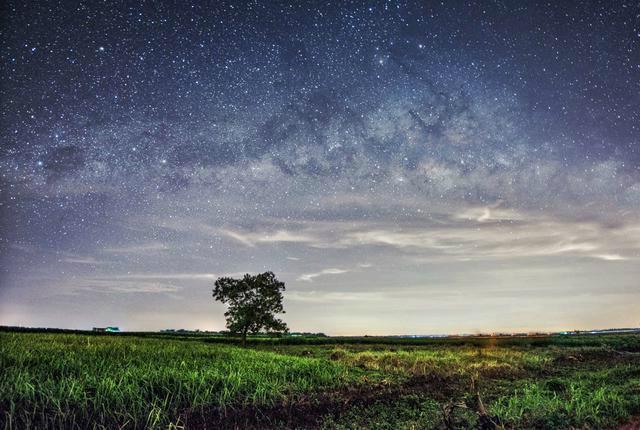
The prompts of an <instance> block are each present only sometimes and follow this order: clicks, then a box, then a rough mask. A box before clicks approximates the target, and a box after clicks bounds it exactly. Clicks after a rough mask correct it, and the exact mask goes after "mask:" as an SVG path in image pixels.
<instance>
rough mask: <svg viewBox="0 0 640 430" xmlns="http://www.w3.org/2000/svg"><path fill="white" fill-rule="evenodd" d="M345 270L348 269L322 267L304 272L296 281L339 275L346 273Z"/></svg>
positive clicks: (308, 280)
mask: <svg viewBox="0 0 640 430" xmlns="http://www.w3.org/2000/svg"><path fill="white" fill-rule="evenodd" d="M347 272H349V271H348V270H344V269H336V268H329V269H324V270H321V271H319V272H315V273H304V274H302V275H300V276H299V277H298V281H304V282H312V281H313V280H314V279H315V278H317V277H319V276H325V275H340V274H342V273H347Z"/></svg>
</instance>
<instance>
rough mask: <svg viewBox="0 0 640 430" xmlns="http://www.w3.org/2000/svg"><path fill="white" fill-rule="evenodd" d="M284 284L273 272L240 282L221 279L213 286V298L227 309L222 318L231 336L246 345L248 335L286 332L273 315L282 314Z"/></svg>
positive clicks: (245, 278)
mask: <svg viewBox="0 0 640 430" xmlns="http://www.w3.org/2000/svg"><path fill="white" fill-rule="evenodd" d="M284 290H285V287H284V282H281V281H279V280H278V279H277V278H276V275H274V274H273V272H264V273H260V274H257V275H250V274H248V273H247V274H246V275H244V277H242V278H241V279H234V278H227V277H222V278H218V279H217V280H216V282H215V288H214V289H213V298H214V299H215V300H217V301H219V302H222V303H224V304H226V305H227V306H228V308H227V311H226V312H225V313H224V316H225V317H226V320H227V328H228V329H229V331H230V332H231V333H234V334H239V335H241V336H242V344H243V345H245V344H246V340H247V334H248V333H258V332H260V331H261V330H265V331H267V332H286V331H288V328H287V324H286V323H285V322H284V321H282V320H281V319H279V318H276V314H283V313H285V311H284V307H283V306H282V298H283V297H282V292H283V291H284Z"/></svg>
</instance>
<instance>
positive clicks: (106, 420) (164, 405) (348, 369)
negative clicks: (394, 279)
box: [0, 332, 640, 429]
mask: <svg viewBox="0 0 640 430" xmlns="http://www.w3.org/2000/svg"><path fill="white" fill-rule="evenodd" d="M383 341H384V343H375V342H374V341H373V340H372V339H371V338H367V339H360V341H359V340H358V339H356V338H354V339H351V340H350V341H349V342H342V340H338V339H337V340H336V342H333V343H332V342H331V339H329V340H326V339H325V340H322V342H321V344H318V345H314V344H312V343H313V340H310V341H308V342H307V341H305V340H298V341H296V342H290V341H287V340H286V339H283V340H280V341H278V340H267V341H257V342H254V343H253V344H252V345H251V347H250V348H248V349H242V348H239V347H237V346H235V345H228V344H221V343H218V342H219V339H217V338H215V339H214V338H210V337H207V336H185V337H179V336H171V337H169V336H166V337H163V336H158V335H154V336H122V335H115V336H95V335H89V334H50V333H12V332H0V370H1V374H0V428H4V429H25V428H65V429H66V428H69V429H85V428H130V429H133V428H212V429H213V428H283V427H284V428H287V427H288V428H326V429H334V428H343V429H356V428H378V429H396V428H406V429H429V428H479V427H482V426H485V427H482V428H492V426H493V428H518V429H520V428H539V429H554V428H558V429H567V428H584V429H603V428H616V426H617V425H619V424H621V423H623V422H625V421H627V420H629V419H630V418H631V417H632V416H634V415H638V414H640V336H637V335H625V336H610V335H607V336H588V337H571V338H556V337H548V338H537V339H527V338H523V339H468V340H449V339H443V340H441V341H440V340H429V339H425V340H423V341H422V340H419V341H411V342H406V341H402V340H399V341H398V342H395V343H394V342H390V341H389V339H384V340H380V342H383ZM290 343H298V344H290ZM307 343H308V344H307Z"/></svg>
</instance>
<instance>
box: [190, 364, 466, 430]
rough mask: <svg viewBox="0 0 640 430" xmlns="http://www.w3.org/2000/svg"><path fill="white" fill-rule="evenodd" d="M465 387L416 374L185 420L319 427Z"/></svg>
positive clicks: (212, 410)
mask: <svg viewBox="0 0 640 430" xmlns="http://www.w3.org/2000/svg"><path fill="white" fill-rule="evenodd" d="M463 389H464V382H463V381H462V380H459V379H458V378H453V377H443V376H441V375H428V376H419V377H418V376H416V377H413V378H411V379H409V380H408V381H406V382H405V383H403V384H397V385H390V384H383V383H376V384H368V385H358V386H352V387H345V388H341V389H339V390H332V391H325V392H318V393H312V394H307V395H301V396H298V397H297V398H293V399H292V400H291V401H289V402H287V403H286V404H280V405H275V406H267V407H256V406H246V407H236V408H233V407H227V408H219V407H209V408H206V407H205V408H198V409H192V410H187V411H185V412H184V413H183V414H182V422H183V423H184V425H185V428H187V429H194V430H213V429H299V428H304V429H316V428H319V427H320V425H321V423H322V419H323V418H324V417H327V416H333V417H339V416H340V415H341V414H343V413H345V412H347V411H348V410H349V409H351V408H353V407H362V406H369V405H372V404H376V403H387V404H388V403H393V402H395V401H397V400H398V398H399V397H401V396H406V395H411V394H415V395H425V396H429V397H431V398H434V399H436V400H441V401H445V400H446V399H448V398H450V397H452V396H454V395H455V394H457V393H459V392H461V391H462V390H463Z"/></svg>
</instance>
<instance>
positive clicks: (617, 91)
mask: <svg viewBox="0 0 640 430" xmlns="http://www.w3.org/2000/svg"><path fill="white" fill-rule="evenodd" d="M1 15H2V22H1V25H0V27H1V30H0V34H1V39H2V46H1V51H0V60H1V66H0V67H1V69H0V72H1V88H0V115H1V117H0V121H1V131H0V133H1V134H0V169H1V175H2V176H1V178H0V205H1V206H0V211H1V224H0V227H1V230H0V267H1V272H0V324H4V325H24V326H51V327H65V328H90V327H92V326H105V325H117V326H120V327H121V328H122V329H125V330H155V329H162V328H192V329H195V328H199V329H209V330H221V329H223V328H224V317H223V311H224V308H223V306H222V305H220V304H216V303H214V302H213V299H212V298H211V289H212V287H213V282H214V280H215V279H216V277H218V276H221V275H230V276H236V275H240V274H243V273H246V272H250V273H256V272H261V271H265V270H272V271H274V272H275V273H276V275H277V276H278V277H279V278H280V279H281V280H283V281H285V282H286V285H287V291H286V292H285V308H286V309H287V314H286V315H285V318H284V319H285V320H286V321H287V322H288V324H289V326H290V328H291V329H292V330H294V331H314V332H317V331H322V332H326V333H329V334H407V333H425V334H426V333H461V332H465V333H475V332H479V331H482V332H491V331H529V330H560V329H573V328H578V329H584V328H594V327H620V326H638V325H640V264H639V262H640V3H638V2H636V1H628V2H625V1H609V0H603V1H585V2H569V1H552V2H548V3H547V2H533V1H527V2H517V1H513V2H511V1H491V2H489V1H487V2H461V1H447V2H429V1H416V2H407V1H399V2H391V1H388V2H364V1H340V2H327V1H318V2H297V1H296V2H291V3H284V2H278V1H271V0H269V1H266V0H265V1H252V2H246V3H241V2H218V1H212V2H209V3H205V2H194V4H188V2H182V1H179V2H175V3H171V2H140V4H138V2H112V1H106V2H97V1H96V2H76V1H69V2H61V1H46V2H22V1H8V2H3V6H2V13H1Z"/></svg>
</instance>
